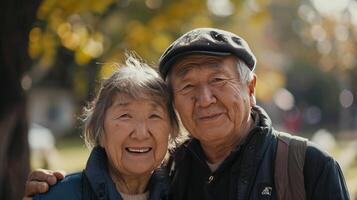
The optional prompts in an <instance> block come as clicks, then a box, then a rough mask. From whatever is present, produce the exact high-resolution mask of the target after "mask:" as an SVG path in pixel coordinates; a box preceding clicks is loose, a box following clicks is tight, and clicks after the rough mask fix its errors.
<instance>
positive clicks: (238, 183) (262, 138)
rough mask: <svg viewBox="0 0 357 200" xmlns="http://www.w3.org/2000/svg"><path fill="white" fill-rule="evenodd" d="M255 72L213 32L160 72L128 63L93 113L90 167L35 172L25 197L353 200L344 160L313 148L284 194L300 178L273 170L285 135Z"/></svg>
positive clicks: (186, 43) (176, 50) (203, 32)
mask: <svg viewBox="0 0 357 200" xmlns="http://www.w3.org/2000/svg"><path fill="white" fill-rule="evenodd" d="M255 65H256V59H255V57H254V55H253V53H252V52H251V50H250V49H249V47H248V44H247V43H246V42H245V41H244V40H243V39H242V38H241V37H239V36H237V35H235V34H233V33H230V32H227V31H224V30H219V29H213V28H199V29H195V30H192V31H189V32H187V33H186V34H184V35H183V36H181V37H180V38H178V39H177V40H176V41H175V42H174V43H172V44H171V45H170V46H169V47H168V48H167V50H166V51H165V52H164V54H163V55H162V56H161V58H160V63H159V74H158V73H157V72H156V71H155V70H153V69H152V68H150V67H149V66H148V65H146V64H145V63H143V62H141V61H140V60H138V59H136V58H134V57H130V56H129V57H128V58H127V61H126V64H125V65H124V66H123V67H122V68H120V69H118V70H117V71H115V72H114V73H113V74H112V75H111V76H110V77H109V78H108V79H107V80H105V81H104V83H103V84H102V87H101V89H100V90H99V93H98V95H97V97H96V99H95V100H94V101H93V103H92V104H91V107H89V108H88V109H87V110H86V111H87V112H86V119H85V130H84V136H85V140H86V142H87V144H89V145H91V146H92V147H93V149H92V151H91V154H90V157H89V160H88V162H87V165H86V168H85V169H84V170H83V172H79V173H75V174H71V175H68V176H66V177H64V175H63V174H62V173H60V172H51V171H46V170H37V171H34V172H32V174H31V175H30V176H29V180H28V182H27V184H26V195H27V197H25V198H24V199H30V198H34V199H112V200H113V199H119V200H120V199H122V200H147V199H151V200H159V199H174V200H176V199H177V200H184V199H185V200H199V199H207V200H208V199H232V200H233V199H236V200H237V199H238V200H244V199H251V200H255V199H267V200H268V199H280V200H282V199H313V200H316V199H324V200H326V199H349V194H348V191H347V188H346V184H345V180H344V177H343V174H342V172H341V169H340V167H339V165H338V163H337V162H336V161H335V160H334V159H333V158H332V157H330V156H329V155H327V154H326V153H324V152H322V151H321V150H319V149H318V148H317V147H315V146H314V145H313V144H312V143H311V142H305V144H306V146H305V148H304V152H303V153H304V154H303V162H302V163H303V165H302V166H300V168H301V172H302V175H303V176H302V177H303V179H302V181H301V184H302V186H303V187H301V188H293V190H287V189H289V188H287V187H290V186H291V184H292V183H294V182H299V180H296V179H295V178H294V176H295V175H294V174H293V175H292V177H291V174H284V173H282V171H284V170H280V168H278V169H279V170H276V169H277V166H276V165H277V164H276V163H278V162H276V159H278V158H277V157H280V156H277V152H278V151H279V150H278V149H279V148H278V143H279V142H278V140H279V139H278V134H279V132H278V131H276V130H275V129H274V128H273V127H272V124H271V122H270V119H269V117H268V115H267V114H266V113H265V112H264V110H263V109H262V108H260V107H258V106H257V105H256V101H255V85H256V76H255V74H254V73H253V70H254V68H255ZM176 111H177V113H178V116H179V119H180V121H181V122H182V124H183V126H184V128H185V129H186V130H187V131H188V133H189V136H188V137H187V138H184V139H182V138H183V137H182V134H181V133H180V131H179V122H178V119H177V116H176ZM286 137H291V136H289V135H287V136H286ZM289 148H290V147H289ZM167 149H169V150H167ZM282 152H286V151H282ZM286 155H287V153H286ZM165 156H166V157H165ZM289 156H290V155H289ZM289 156H287V157H285V160H284V158H283V159H282V160H283V162H284V161H286V160H287V159H290V157H289ZM289 163H290V161H289ZM300 164H301V163H300ZM293 165H296V162H295V163H294V162H293V163H290V164H289V166H288V168H289V170H290V168H292V167H295V166H293ZM287 175H289V177H285V176H287ZM284 178H285V179H286V180H288V181H287V182H284V183H283V182H282V181H281V180H284ZM61 179H62V180H61ZM56 182H57V183H56ZM49 185H51V187H49ZM285 187H286V188H285ZM294 190H299V191H300V190H302V191H303V193H302V194H303V195H300V196H297V195H293V193H292V192H289V191H294ZM281 191H285V194H284V192H281ZM286 191H288V192H286Z"/></svg>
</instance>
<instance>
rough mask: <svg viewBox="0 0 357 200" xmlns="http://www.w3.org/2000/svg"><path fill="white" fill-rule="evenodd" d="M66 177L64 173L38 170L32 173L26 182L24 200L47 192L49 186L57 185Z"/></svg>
mask: <svg viewBox="0 0 357 200" xmlns="http://www.w3.org/2000/svg"><path fill="white" fill-rule="evenodd" d="M65 176H66V175H65V172H64V171H51V170H47V169H36V170H35V171H33V172H31V173H30V175H29V177H28V179H27V181H26V185H25V197H24V198H23V200H29V199H32V198H31V197H32V196H34V195H36V194H40V193H45V192H47V191H48V189H49V186H51V185H54V184H56V183H57V181H59V180H62V179H63V178H64V177H65Z"/></svg>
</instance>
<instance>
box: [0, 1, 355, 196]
mask: <svg viewBox="0 0 357 200" xmlns="http://www.w3.org/2000/svg"><path fill="white" fill-rule="evenodd" d="M0 9H1V10H0V11H1V12H0V14H1V15H2V17H1V19H2V20H3V23H2V25H1V26H2V27H1V43H0V45H1V46H0V50H1V57H0V65H1V67H0V70H1V71H0V72H1V73H0V76H1V77H0V78H1V79H0V83H1V84H0V87H1V91H2V94H1V98H0V132H1V134H0V163H1V164H0V175H1V176H0V178H1V179H0V189H1V190H0V199H19V198H18V197H20V196H21V195H22V194H23V193H22V192H23V191H22V188H23V183H24V180H25V179H26V178H27V173H28V171H29V170H31V169H34V168H39V167H42V168H49V169H64V170H66V171H67V172H74V171H77V170H81V169H83V167H84V165H85V163H86V160H87V158H88V155H89V150H87V149H86V147H85V145H84V142H82V139H81V124H80V121H79V120H78V118H79V117H80V114H81V111H82V107H83V106H85V105H86V104H87V102H88V101H89V100H91V99H92V98H93V96H94V94H95V91H96V89H97V88H98V82H99V81H100V80H101V79H103V78H105V77H106V76H108V75H109V74H110V73H111V72H112V71H113V70H114V69H115V67H117V64H116V63H120V62H121V61H122V60H123V56H124V54H125V52H126V51H127V50H129V51H131V50H133V51H136V52H137V53H138V54H139V55H140V56H141V57H143V58H144V59H145V60H146V61H147V62H149V63H150V64H153V65H155V64H156V63H157V62H158V59H159V56H160V55H161V53H162V52H163V51H164V50H165V48H166V47H168V45H169V44H170V43H171V42H172V41H174V40H175V39H176V38H177V37H178V36H180V35H181V34H182V33H184V32H186V31H188V30H191V29H193V28H197V27H216V28H221V29H225V30H228V31H231V32H234V33H236V34H238V35H240V36H242V37H243V38H245V39H246V40H247V41H248V43H249V45H250V47H251V49H252V51H253V52H254V54H255V55H256V57H257V59H258V64H257V68H256V73H257V75H258V82H257V94H256V95H257V100H258V104H259V105H261V106H262V107H264V108H265V109H266V110H267V111H268V113H270V116H271V117H272V121H273V124H275V127H276V128H278V129H280V130H284V131H288V132H290V133H293V134H297V135H302V136H305V137H308V138H310V139H311V140H313V141H315V142H317V143H319V144H320V145H321V148H323V149H325V150H326V151H328V152H329V153H330V154H332V155H333V156H334V157H335V158H336V159H337V160H338V162H339V163H340V165H341V167H342V169H343V172H344V175H345V178H346V181H347V185H348V187H349V191H350V194H351V197H352V198H353V199H354V198H356V196H357V99H356V98H357V96H356V94H357V1H356V0H328V1H327V0H240V1H233V0H231V1H230V0H195V1H192V0H181V1H173V0H171V1H170V0H116V1H113V0H100V1H98V0H28V1H21V0H5V1H4V2H3V3H2V6H1V8H0Z"/></svg>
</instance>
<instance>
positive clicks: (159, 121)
mask: <svg viewBox="0 0 357 200" xmlns="http://www.w3.org/2000/svg"><path fill="white" fill-rule="evenodd" d="M171 131H172V128H171V125H170V119H169V115H168V112H167V109H166V106H165V104H164V102H162V100H158V98H155V99H154V98H152V97H148V98H145V99H134V98H132V97H130V96H129V95H127V94H123V93H117V94H115V95H114V97H113V99H112V105H111V106H110V107H109V108H108V109H107V110H106V114H105V119H104V134H103V136H102V138H101V146H102V147H103V148H105V150H106V153H107V156H108V160H109V163H110V165H111V167H113V168H114V170H116V172H117V173H120V174H121V175H123V176H142V175H148V174H151V172H152V171H153V170H154V169H155V168H157V167H158V166H159V165H160V164H161V162H162V160H163V158H164V156H165V154H166V152H167V145H168V137H169V133H170V132H171Z"/></svg>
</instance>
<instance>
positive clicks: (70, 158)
mask: <svg viewBox="0 0 357 200" xmlns="http://www.w3.org/2000/svg"><path fill="white" fill-rule="evenodd" d="M56 148H57V151H55V152H50V153H48V156H49V157H51V158H52V159H50V161H49V164H44V162H43V161H42V159H41V155H43V154H41V153H40V154H39V153H37V152H35V153H34V154H32V155H31V167H32V169H36V168H46V169H61V170H65V171H66V172H67V173H71V172H77V171H82V170H83V169H84V168H85V165H86V162H87V160H88V156H89V154H90V151H89V150H88V149H87V147H86V146H85V144H84V141H83V140H82V139H81V138H80V137H79V136H77V137H74V136H72V137H64V138H60V139H59V140H57V142H56Z"/></svg>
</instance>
